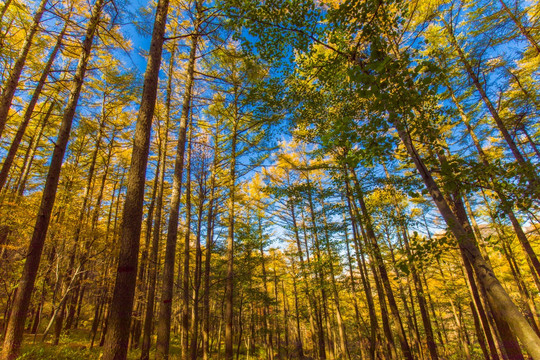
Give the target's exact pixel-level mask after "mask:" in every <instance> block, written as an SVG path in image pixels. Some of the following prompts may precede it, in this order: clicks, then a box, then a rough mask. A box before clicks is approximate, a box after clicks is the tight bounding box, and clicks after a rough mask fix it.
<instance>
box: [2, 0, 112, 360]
mask: <svg viewBox="0 0 540 360" xmlns="http://www.w3.org/2000/svg"><path fill="white" fill-rule="evenodd" d="M45 1H46V0H43V6H44V4H45ZM103 5H104V0H97V1H96V3H95V4H94V7H93V9H92V15H91V17H90V21H89V23H88V25H87V28H86V34H85V38H84V40H83V43H82V51H81V55H80V57H79V63H78V65H77V70H76V72H75V77H74V79H73V85H72V89H71V94H70V97H69V100H68V103H67V106H66V108H65V111H64V115H63V117H62V122H61V125H60V129H59V132H58V138H57V140H56V144H55V147H54V151H53V154H52V157H51V165H50V167H49V172H48V174H47V179H46V182H45V187H44V189H43V195H42V198H41V204H40V208H39V213H38V217H37V220H36V224H35V226H34V232H33V234H32V239H31V240H30V245H29V248H28V252H27V257H26V261H25V264H24V268H23V272H22V275H21V279H20V281H19V286H18V291H17V296H16V298H15V301H14V305H13V309H12V314H11V317H10V321H9V323H8V328H7V332H6V338H5V340H4V346H3V349H2V355H1V357H2V359H3V360H12V359H15V358H16V357H17V355H18V353H19V349H20V345H21V341H22V335H23V329H24V323H25V320H26V313H27V310H28V306H29V304H30V298H31V296H32V291H33V289H34V283H35V280H36V275H37V271H38V267H39V262H40V259H41V253H42V251H43V245H44V244H45V238H46V236H47V229H48V227H49V221H50V219H51V213H52V209H53V205H54V201H55V199H56V190H57V189H58V181H59V178H60V170H61V168H62V163H63V159H64V154H65V151H66V147H67V143H68V140H69V135H70V132H71V125H72V123H73V118H74V117H75V110H76V108H77V103H78V101H79V95H80V93H81V88H82V85H83V82H84V76H85V73H86V67H87V65H88V61H89V59H90V52H91V49H92V42H93V40H94V35H95V33H96V30H97V26H98V23H99V19H100V16H101V11H102V9H103ZM40 16H41V15H40ZM36 26H37V25H36ZM0 120H1V119H0Z"/></svg>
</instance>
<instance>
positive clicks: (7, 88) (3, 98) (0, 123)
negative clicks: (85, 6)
mask: <svg viewBox="0 0 540 360" xmlns="http://www.w3.org/2000/svg"><path fill="white" fill-rule="evenodd" d="M47 1H48V0H41V2H40V4H39V7H38V9H37V10H36V13H35V14H34V19H33V22H32V25H31V26H30V29H28V32H27V33H26V38H25V39H24V43H23V45H22V49H21V51H20V52H19V55H18V57H17V60H15V64H14V65H13V68H12V69H11V72H10V74H9V77H8V78H7V80H6V83H5V84H4V89H3V92H2V95H0V137H1V136H2V133H3V132H4V127H5V126H6V122H7V120H8V113H9V109H10V108H11V102H12V101H13V97H14V96H15V90H17V85H18V84H19V78H20V77H21V73H22V70H23V68H24V64H25V63H26V58H27V57H28V52H29V51H30V47H31V46H32V40H33V38H34V35H36V32H37V31H38V29H39V23H40V22H41V16H42V15H43V13H44V12H45V6H46V5H47ZM5 9H7V4H6V7H5ZM94 30H95V29H94ZM86 34H87V35H88V31H87V32H86ZM93 36H94V34H92V37H93ZM79 64H80V62H79ZM83 77H84V76H83Z"/></svg>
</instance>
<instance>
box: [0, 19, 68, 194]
mask: <svg viewBox="0 0 540 360" xmlns="http://www.w3.org/2000/svg"><path fill="white" fill-rule="evenodd" d="M70 15H71V11H70V12H69V13H68V15H67V19H66V22H65V24H64V27H63V28H62V31H60V34H58V37H57V38H56V44H55V45H54V48H53V49H52V51H51V54H50V55H49V60H47V63H46V64H45V67H44V68H43V70H42V73H41V76H40V78H39V81H38V83H37V86H36V88H35V89H34V93H33V94H32V98H31V99H30V101H29V102H28V105H27V106H26V110H25V112H24V115H23V120H22V122H21V124H20V125H19V128H18V129H17V133H16V134H15V138H14V139H13V141H12V142H11V145H10V147H9V150H8V153H7V155H6V159H5V160H4V163H3V164H2V170H0V191H1V190H2V188H3V187H4V185H5V184H6V180H7V178H8V174H9V170H10V169H11V165H12V164H13V160H14V159H15V155H16V154H17V150H18V149H19V145H20V144H21V140H22V138H23V136H24V133H25V132H26V128H27V127H28V124H29V123H30V119H31V118H32V114H33V113H34V108H35V107H36V104H37V101H38V99H39V96H40V95H41V91H42V90H43V86H45V82H46V81H47V78H48V77H49V73H50V72H51V68H52V65H53V63H54V60H55V59H56V55H57V54H58V51H59V50H60V47H61V46H62V41H63V39H64V35H65V33H66V30H67V26H68V24H69V18H70Z"/></svg>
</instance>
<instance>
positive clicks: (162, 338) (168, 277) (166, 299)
mask: <svg viewBox="0 0 540 360" xmlns="http://www.w3.org/2000/svg"><path fill="white" fill-rule="evenodd" d="M198 41H199V36H198V35H197V34H193V35H192V36H191V50H190V55H189V63H188V67H187V70H186V71H187V80H186V88H185V92H184V98H183V100H182V115H181V117H180V127H179V130H178V142H177V145H176V159H175V163H174V175H173V186H172V195H171V200H170V204H169V223H168V227H167V240H166V245H165V260H164V264H163V283H162V289H161V300H160V306H159V315H158V326H157V334H158V337H157V352H156V356H157V358H158V359H167V358H168V356H169V343H170V329H171V313H172V295H173V294H172V293H173V285H174V264H175V260H174V259H175V252H176V241H177V237H178V220H179V216H180V197H181V187H182V175H183V171H184V153H185V149H186V133H187V128H188V126H189V124H188V122H189V117H190V106H191V96H192V91H193V83H194V72H195V62H196V54H197V44H198Z"/></svg>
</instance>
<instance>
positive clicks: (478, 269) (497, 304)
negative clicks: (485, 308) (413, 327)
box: [394, 123, 540, 360]
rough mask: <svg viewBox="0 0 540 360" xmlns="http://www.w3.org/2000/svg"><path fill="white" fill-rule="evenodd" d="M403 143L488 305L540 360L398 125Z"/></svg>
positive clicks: (530, 335) (520, 319) (534, 342)
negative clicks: (481, 287) (483, 290)
mask: <svg viewBox="0 0 540 360" xmlns="http://www.w3.org/2000/svg"><path fill="white" fill-rule="evenodd" d="M394 125H396V129H397V131H398V134H399V137H400V138H401V141H402V142H403V144H404V145H405V148H406V150H407V153H408V154H409V156H410V157H411V159H412V160H413V162H414V164H415V166H416V168H417V170H418V172H419V173H420V175H421V177H422V180H423V181H424V184H425V185H426V188H427V190H428V191H429V193H430V195H431V197H432V198H433V201H434V202H435V205H436V206H437V208H438V209H439V212H440V213H441V215H442V216H443V218H444V220H445V222H446V224H447V225H448V227H449V228H450V231H452V233H453V234H454V236H455V237H456V239H457V241H458V244H459V246H460V248H461V249H462V251H463V253H464V254H465V256H466V258H467V259H468V260H469V261H470V263H471V264H472V267H473V269H474V271H475V273H476V275H477V277H478V279H479V280H480V282H481V284H482V286H483V287H484V289H485V290H486V292H487V294H488V299H487V300H488V301H489V303H490V304H491V308H492V310H493V311H495V312H498V313H499V315H500V317H501V318H503V319H504V320H505V321H507V322H508V325H509V326H510V328H511V329H512V331H513V332H514V334H515V335H516V336H517V338H518V339H519V340H520V341H521V343H522V344H523V346H524V347H525V349H526V350H527V352H528V353H529V355H531V356H532V357H533V359H535V360H540V338H539V337H538V336H537V335H536V333H535V331H534V330H533V329H532V327H531V326H530V325H529V323H528V322H527V319H525V317H524V316H523V315H522V314H521V312H520V311H519V309H518V308H517V307H516V305H515V304H514V303H513V302H512V300H511V299H510V297H509V296H508V293H507V292H506V291H505V290H504V288H503V287H502V285H501V283H500V282H499V280H498V279H497V277H496V276H495V274H494V273H493V270H492V269H491V267H490V266H489V265H488V264H487V263H486V261H485V260H484V258H483V257H482V255H481V253H480V250H478V247H477V246H476V244H475V242H474V239H473V238H471V236H470V234H469V233H467V232H466V231H465V229H464V228H463V226H462V225H461V223H460V222H459V220H458V218H457V217H456V215H455V214H454V213H453V212H452V210H451V209H450V207H449V206H448V203H447V202H446V200H445V198H444V196H443V195H442V193H441V191H440V189H439V187H438V185H437V184H436V183H435V180H434V179H433V177H432V176H431V173H430V172H429V170H428V169H427V168H426V166H425V165H424V162H423V160H422V159H421V158H420V155H419V154H418V152H417V151H416V149H415V147H414V145H413V143H412V140H411V138H410V135H409V134H408V133H407V132H406V130H405V129H404V128H403V126H402V124H399V123H396V124H394Z"/></svg>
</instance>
